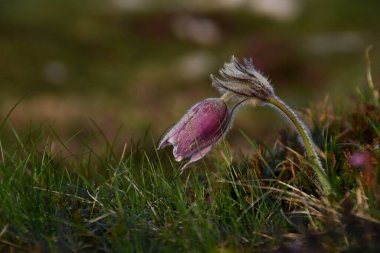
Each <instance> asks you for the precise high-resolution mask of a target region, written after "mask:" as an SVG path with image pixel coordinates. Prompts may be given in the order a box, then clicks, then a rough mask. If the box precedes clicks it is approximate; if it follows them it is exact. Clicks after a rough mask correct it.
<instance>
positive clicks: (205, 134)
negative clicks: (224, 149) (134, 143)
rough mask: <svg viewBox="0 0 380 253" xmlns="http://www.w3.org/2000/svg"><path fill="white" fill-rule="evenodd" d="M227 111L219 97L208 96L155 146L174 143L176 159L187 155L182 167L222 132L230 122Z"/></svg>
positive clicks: (216, 141)
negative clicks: (186, 160) (187, 159)
mask: <svg viewBox="0 0 380 253" xmlns="http://www.w3.org/2000/svg"><path fill="white" fill-rule="evenodd" d="M230 119H231V115H230V111H229V109H228V107H227V104H226V103H225V102H224V101H223V100H222V99H220V98H207V99H205V100H203V101H201V102H199V103H197V104H195V105H194V106H193V107H191V109H190V110H189V111H188V112H187V113H186V114H185V115H184V116H183V117H182V119H181V120H180V121H179V122H178V123H177V124H176V125H175V126H174V127H173V128H171V129H170V130H169V132H168V133H167V134H166V135H165V136H164V138H163V139H162V140H161V142H160V144H159V146H158V149H160V148H164V147H166V146H168V145H173V147H174V148H173V155H174V158H175V159H176V161H182V160H183V159H186V158H190V160H189V161H188V162H187V163H186V164H185V165H184V166H183V167H182V170H183V169H185V168H186V167H187V166H188V165H189V164H190V163H192V162H195V161H197V160H199V159H201V158H202V157H204V156H205V155H206V154H207V153H208V152H210V150H211V149H212V147H213V146H214V145H215V144H216V143H218V142H219V141H220V140H221V139H222V137H223V136H224V135H225V133H226V132H227V130H228V128H229V124H230Z"/></svg>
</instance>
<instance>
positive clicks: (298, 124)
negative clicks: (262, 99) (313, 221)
mask: <svg viewBox="0 0 380 253" xmlns="http://www.w3.org/2000/svg"><path fill="white" fill-rule="evenodd" d="M268 103H269V104H271V105H273V106H274V107H275V108H276V109H278V110H280V111H281V112H282V113H283V114H285V115H286V117H287V118H288V119H289V120H290V121H291V122H292V123H293V124H294V126H295V128H296V130H297V132H298V134H299V135H300V136H301V139H302V141H303V144H304V146H305V149H306V152H307V154H308V156H309V157H310V159H311V161H312V163H313V169H314V172H315V174H316V175H317V177H318V180H319V182H320V184H321V187H322V191H323V193H324V194H325V195H330V194H331V186H330V183H329V181H328V179H327V176H326V172H325V170H324V169H323V167H322V163H321V161H320V160H319V157H318V154H317V152H316V150H315V148H314V142H313V140H312V139H311V137H310V135H309V133H308V130H307V128H306V126H305V124H304V123H303V122H302V121H301V120H300V118H299V117H298V116H297V114H296V113H295V112H294V111H293V110H292V109H291V108H290V107H289V106H288V105H287V104H286V103H285V102H284V101H282V100H281V99H280V98H278V97H276V96H273V97H271V98H269V99H268Z"/></svg>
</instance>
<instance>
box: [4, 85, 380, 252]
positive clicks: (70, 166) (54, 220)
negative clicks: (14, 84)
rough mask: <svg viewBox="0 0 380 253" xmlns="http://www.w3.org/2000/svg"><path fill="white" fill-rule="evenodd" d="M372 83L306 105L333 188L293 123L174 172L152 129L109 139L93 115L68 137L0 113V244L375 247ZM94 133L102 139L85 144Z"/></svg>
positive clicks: (31, 247) (131, 248) (376, 124)
mask: <svg viewBox="0 0 380 253" xmlns="http://www.w3.org/2000/svg"><path fill="white" fill-rule="evenodd" d="M369 81H370V82H371V80H369ZM363 87H364V88H363ZM377 94H378V93H377V90H376V89H375V88H372V87H371V85H369V86H366V85H363V86H362V88H361V89H358V91H357V93H356V95H355V97H354V98H353V100H352V105H351V107H349V108H348V107H347V108H340V109H339V110H338V109H336V108H338V107H339V106H335V107H332V104H331V103H330V102H329V101H328V100H325V101H321V103H319V104H318V105H315V106H313V107H312V108H308V109H307V110H305V113H304V114H303V118H304V119H305V120H306V121H307V122H313V125H314V127H313V128H312V129H313V130H312V135H313V137H314V139H315V141H316V143H317V145H318V146H319V147H320V148H321V149H320V150H319V154H320V156H321V157H322V160H323V164H324V167H325V168H326V170H327V173H328V177H329V180H330V182H331V184H332V187H333V192H334V193H333V195H331V196H328V197H325V196H323V195H321V194H320V192H318V191H317V190H316V189H317V187H316V185H315V181H314V177H313V175H312V173H311V169H310V164H309V163H308V161H307V159H305V156H304V154H303V152H302V149H300V148H299V145H298V142H297V138H296V136H295V135H294V134H291V133H283V134H282V137H281V139H280V140H278V141H277V142H276V144H275V145H274V146H273V147H268V146H266V145H265V144H263V143H260V142H257V141H255V140H251V139H250V138H248V137H246V141H247V143H249V144H250V147H251V149H252V150H253V151H254V152H252V155H250V156H248V157H244V156H243V155H241V156H240V157H239V159H236V157H235V156H236V154H234V153H233V152H232V150H231V149H230V147H229V145H228V143H227V142H224V143H222V144H221V145H220V146H219V148H218V149H217V150H216V151H214V153H213V155H212V156H211V157H210V158H207V159H205V160H203V161H202V162H199V163H197V165H195V166H193V167H192V168H190V169H188V170H187V171H186V172H185V173H184V174H182V175H180V174H179V173H178V172H179V168H180V165H179V164H177V163H176V162H175V161H173V158H172V157H171V151H170V150H168V151H166V152H157V151H156V150H155V143H156V140H154V139H152V138H151V136H150V134H149V131H148V132H147V134H146V138H144V139H143V140H141V141H139V142H137V143H133V142H130V143H129V144H128V145H126V146H124V148H115V147H114V144H113V143H114V140H109V139H107V138H106V137H105V135H104V133H103V132H102V130H101V128H99V127H97V125H96V124H95V123H93V126H94V128H93V129H94V131H93V134H92V135H91V136H89V137H87V139H84V138H81V137H80V135H74V136H72V138H71V139H69V140H65V141H63V140H61V139H60V138H59V136H58V135H57V134H56V133H55V132H54V129H53V128H51V127H49V126H44V125H42V126H41V125H38V126H34V125H33V124H31V125H30V128H29V130H28V131H25V132H24V133H23V134H19V133H17V131H16V130H15V129H14V128H13V127H12V124H11V123H10V122H9V121H8V117H6V118H5V119H4V120H3V122H2V124H1V128H0V129H1V131H2V133H3V134H4V136H7V138H3V139H2V140H1V143H0V144H1V145H0V158H1V159H0V183H1V184H0V185H1V188H0V202H1V209H0V251H1V252H8V251H13V252H14V251H20V252H22V251H33V252H47V251H49V252H77V251H80V252H329V251H330V252H358V251H359V250H360V251H362V252H377V250H379V249H380V244H379V240H377V238H378V237H379V236H380V174H379V163H378V161H379V156H380V149H379V143H380V114H379V99H378V95H377ZM14 108H15V109H17V105H15V107H14ZM11 113H12V110H11V111H10V112H9V115H11ZM5 133H6V134H5ZM11 133H12V134H13V136H12V135H11ZM242 135H244V133H242ZM51 136H53V137H51ZM75 138H79V139H80V143H81V145H80V148H79V149H77V150H76V152H75V153H73V152H71V151H70V148H69V147H68V144H69V143H70V141H72V140H73V139H75ZM96 138H101V139H102V141H103V143H104V146H103V147H104V149H102V150H100V151H99V150H94V149H93V148H92V147H91V141H92V140H93V139H96ZM115 139H117V136H116V137H115ZM131 143H133V144H131Z"/></svg>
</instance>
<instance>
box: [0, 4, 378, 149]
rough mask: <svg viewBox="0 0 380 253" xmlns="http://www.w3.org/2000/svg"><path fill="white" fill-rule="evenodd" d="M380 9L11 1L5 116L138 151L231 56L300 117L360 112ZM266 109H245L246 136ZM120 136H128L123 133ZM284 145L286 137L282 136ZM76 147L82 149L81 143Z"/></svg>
mask: <svg viewBox="0 0 380 253" xmlns="http://www.w3.org/2000/svg"><path fill="white" fill-rule="evenodd" d="M379 10H380V1H378V0H361V1H355V0H334V1H331V0H304V1H301V0H211V1H202V0H194V1H181V0H178V1H163V0H162V1H159V0H157V1H154V0H109V1H105V0H104V1H101V0H83V1H78V0H33V1H30V0H0V88H1V92H0V116H1V118H2V119H3V118H4V117H5V115H6V114H7V113H8V112H9V111H10V109H11V108H12V106H13V105H14V104H15V103H16V101H17V100H19V99H20V98H21V97H23V96H25V97H24V99H23V100H22V102H21V103H20V104H19V105H18V106H17V108H16V110H15V111H14V112H13V113H12V115H11V117H10V122H11V123H12V125H13V126H14V127H15V129H16V130H18V131H23V129H30V128H31V125H36V124H37V125H38V124H40V125H45V126H46V125H49V126H52V128H54V129H55V131H56V132H57V134H58V135H60V136H61V137H62V138H63V139H65V138H69V137H70V136H72V135H74V134H75V133H78V131H80V134H81V135H84V136H85V135H86V134H88V133H90V132H91V131H93V129H94V124H93V123H91V120H93V121H94V122H95V123H96V124H97V125H98V126H99V127H100V128H101V129H102V131H103V132H104V134H105V135H106V136H107V138H110V139H112V138H113V137H114V136H115V135H116V134H117V133H118V136H119V138H118V141H120V142H121V143H124V142H128V141H129V140H130V139H131V138H133V139H139V138H141V137H142V136H143V135H144V133H145V131H146V130H147V129H148V128H150V130H151V132H152V134H153V136H154V138H155V139H156V140H157V139H158V138H159V136H160V135H161V134H162V133H163V132H164V131H165V129H167V127H169V126H170V124H173V123H175V121H176V120H178V119H179V118H180V117H181V116H182V115H183V113H184V112H185V111H186V109H188V108H189V107H190V106H191V105H193V104H194V103H196V102H197V101H199V100H202V99H203V98H206V97H216V96H218V93H217V91H216V90H214V89H213V88H212V87H211V86H210V78H209V74H210V73H217V70H218V69H219V68H220V67H221V66H222V64H223V63H224V62H225V61H227V60H229V59H230V57H231V55H232V54H234V55H235V56H237V57H252V58H253V60H254V63H255V64H256V66H257V67H258V68H259V69H260V70H261V71H263V72H264V73H265V74H266V75H267V76H269V77H270V80H271V81H272V82H273V84H274V86H275V88H276V90H277V93H278V94H279V95H280V96H282V97H283V99H284V100H285V101H287V102H288V103H289V104H290V105H292V106H293V107H295V108H296V109H302V108H305V107H307V106H309V105H310V103H319V102H321V101H322V100H323V99H324V97H325V96H326V95H327V94H329V96H330V98H331V101H333V102H339V101H346V102H348V101H349V99H347V98H350V96H351V95H352V94H353V93H354V90H355V86H358V85H365V68H366V65H365V58H364V50H365V48H366V47H367V46H368V45H373V46H374V48H373V50H372V52H371V58H372V62H373V66H372V71H373V74H374V79H375V82H376V84H377V80H378V76H379V75H378V73H379V70H380V61H379V60H378V59H379V56H380V19H379ZM273 117H274V116H273V115H272V114H270V113H269V115H268V110H266V109H260V110H252V109H248V110H244V111H243V112H242V113H241V115H239V116H238V117H237V119H236V122H235V126H236V128H235V129H234V130H233V131H232V133H231V137H230V138H229V140H230V141H231V143H232V145H238V146H239V147H240V148H242V149H243V148H244V143H245V142H244V137H243V136H242V135H241V134H240V132H239V130H238V129H241V130H242V131H244V132H245V133H247V135H248V136H250V137H251V138H256V137H258V138H259V139H261V140H262V139H263V137H262V136H265V133H268V132H270V133H272V136H273V131H277V130H279V129H280V128H283V127H284V125H282V124H273V122H275V121H274V120H273ZM119 129H121V130H120V131H119ZM275 137H278V136H275ZM73 145H74V146H75V144H73Z"/></svg>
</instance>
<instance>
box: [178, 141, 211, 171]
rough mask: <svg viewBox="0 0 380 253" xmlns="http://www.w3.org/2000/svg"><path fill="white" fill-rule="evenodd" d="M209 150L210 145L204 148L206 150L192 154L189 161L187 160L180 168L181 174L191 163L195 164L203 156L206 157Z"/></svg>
mask: <svg viewBox="0 0 380 253" xmlns="http://www.w3.org/2000/svg"><path fill="white" fill-rule="evenodd" d="M211 149H212V146H211V145H210V146H208V147H206V148H204V149H202V150H200V151H198V152H196V153H194V154H193V155H192V156H191V158H190V160H189V161H188V162H187V163H186V164H185V165H183V166H182V168H181V173H182V172H183V171H184V170H185V169H186V168H187V167H188V166H189V165H190V164H191V163H193V162H196V161H198V160H199V159H201V158H202V157H204V156H205V155H207V153H208V152H210V151H211Z"/></svg>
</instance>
